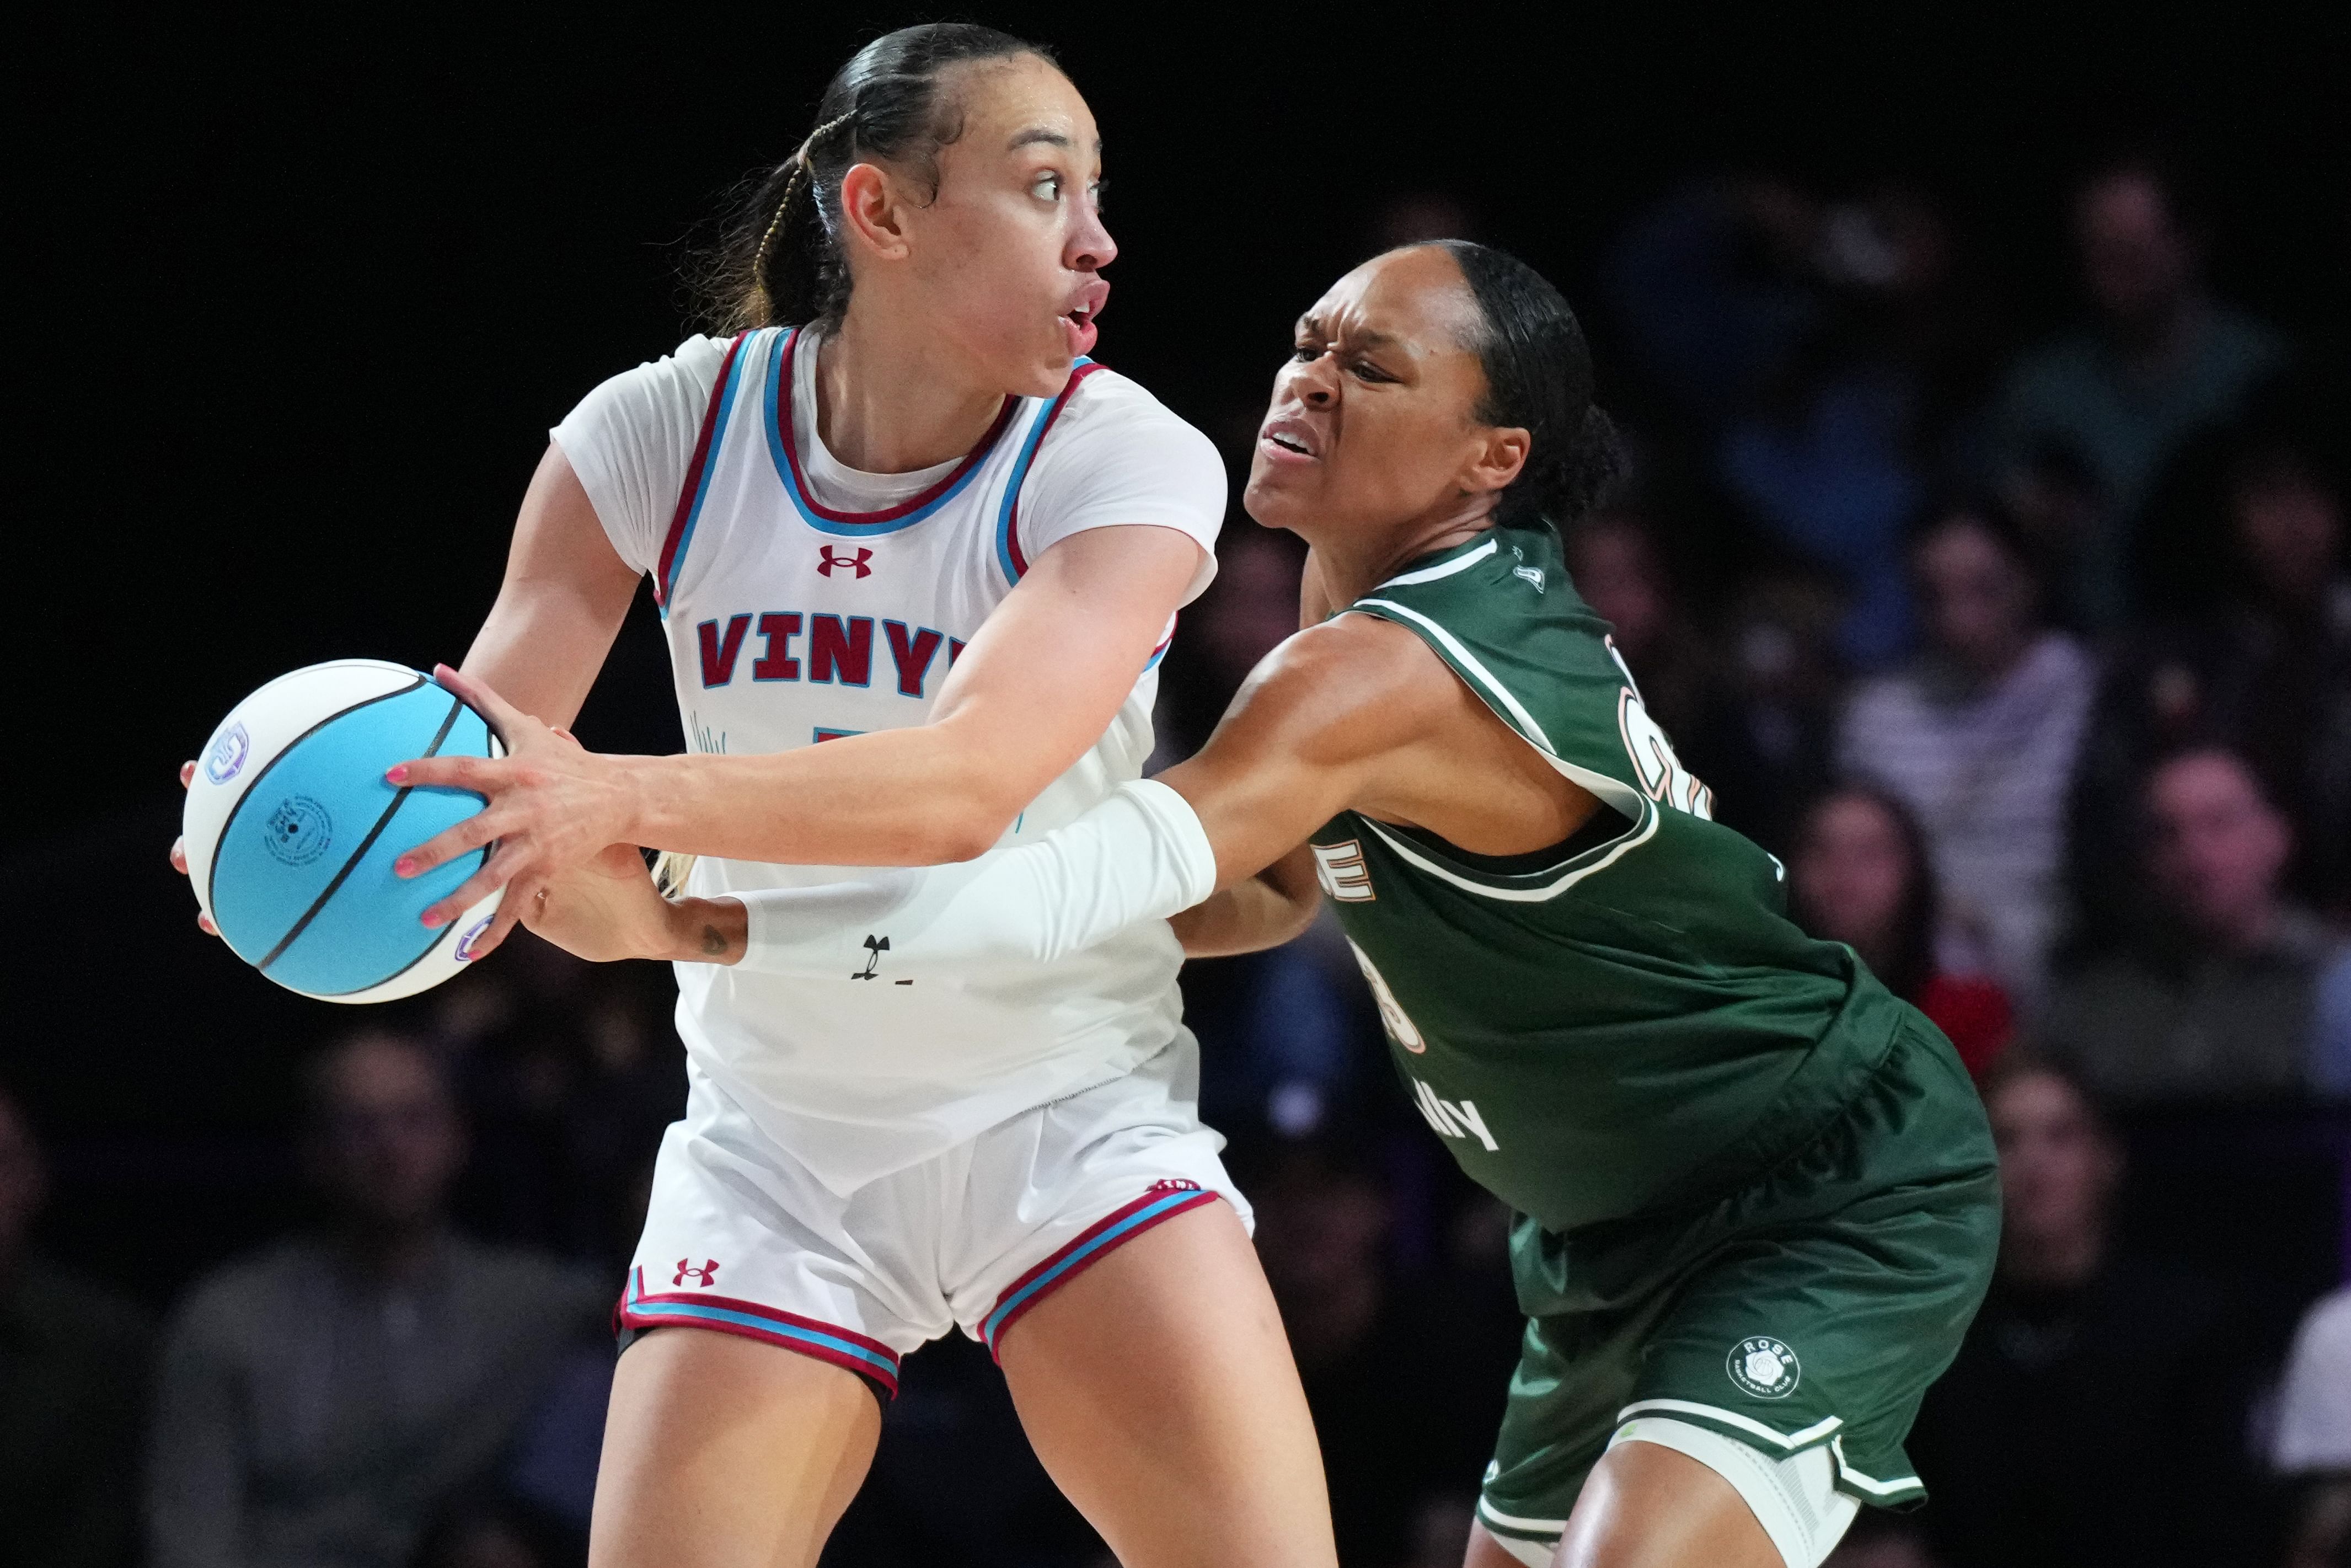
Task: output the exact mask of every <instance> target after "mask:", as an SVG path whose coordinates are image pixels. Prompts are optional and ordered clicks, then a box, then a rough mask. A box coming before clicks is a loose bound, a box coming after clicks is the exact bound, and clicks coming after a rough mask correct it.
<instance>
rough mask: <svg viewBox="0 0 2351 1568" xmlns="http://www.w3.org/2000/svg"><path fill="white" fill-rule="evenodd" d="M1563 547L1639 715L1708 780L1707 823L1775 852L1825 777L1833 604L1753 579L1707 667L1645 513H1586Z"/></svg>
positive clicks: (1797, 586) (1708, 651) (1693, 621)
mask: <svg viewBox="0 0 2351 1568" xmlns="http://www.w3.org/2000/svg"><path fill="white" fill-rule="evenodd" d="M1566 546H1567V564H1568V572H1569V576H1570V578H1571V579H1572V580H1573V583H1574V586H1575V591H1576V592H1577V593H1579V594H1580V595H1582V596H1583V600H1584V601H1585V602H1586V603H1588V604H1590V605H1591V606H1592V608H1593V611H1594V612H1597V613H1598V614H1599V615H1600V617H1601V618H1602V619H1603V620H1604V621H1606V622H1608V623H1609V626H1610V635H1611V636H1612V638H1613V639H1614V642H1615V644H1616V651H1617V652H1618V653H1621V654H1623V655H1624V657H1625V668H1627V669H1628V670H1630V671H1631V672H1632V674H1633V678H1634V680H1635V681H1636V682H1637V683H1639V685H1640V688H1641V700H1642V702H1643V704H1644V705H1645V706H1646V707H1647V708H1648V710H1649V716H1650V717H1652V718H1654V719H1656V721H1657V723H1658V724H1659V725H1660V726H1661V727H1663V728H1664V729H1665V731H1666V733H1667V736H1669V737H1672V739H1673V742H1674V747H1675V749H1676V750H1677V751H1678V752H1679V753H1680V754H1681V758H1682V761H1683V762H1684V763H1686V764H1687V766H1688V767H1689V768H1690V769H1691V771H1693V772H1694V773H1696V774H1697V775H1698V777H1699V778H1700V779H1704V780H1705V781H1706V783H1707V786H1708V788H1709V789H1712V790H1713V792H1714V805H1715V816H1716V818H1717V820H1719V821H1722V822H1724V823H1726V824H1728V825H1729V826H1730V827H1733V828H1736V829H1738V830H1739V831H1741V832H1743V833H1745V834H1747V835H1748V837H1750V838H1751V839H1753V840H1755V841H1756V842H1758V843H1760V844H1762V845H1763V846H1764V847H1765V848H1767V849H1771V850H1774V851H1775V852H1776V851H1779V850H1782V849H1784V848H1785V847H1786V846H1787V844H1788V842H1789V841H1790V839H1791V838H1792V834H1793V831H1794V828H1795V823H1796V819H1797V817H1798V815H1799V813H1800V812H1801V811H1802V808H1803V804H1804V803H1805V802H1806V801H1808V800H1810V799H1811V798H1812V796H1813V794H1814V793H1815V792H1816V791H1817V790H1818V789H1820V788H1821V787H1822V786H1823V785H1824V784H1825V783H1826V782H1827V779H1828V772H1829V765H1828V758H1829V747H1830V742H1831V737H1832V732H1833V730H1834V706H1833V705H1832V702H1831V700H1830V698H1831V695H1832V693H1833V692H1834V673H1833V670H1832V663H1833V661H1832V660H1831V658H1830V656H1829V652H1828V635H1827V629H1828V627H1829V626H1830V625H1831V624H1832V623H1833V622H1834V615H1835V612H1834V605H1833V604H1832V603H1831V602H1829V601H1826V600H1825V599H1824V597H1823V595H1822V594H1820V593H1818V592H1813V593H1807V592H1806V591H1805V585H1804V584H1803V583H1802V582H1796V581H1788V580H1775V581H1765V582H1761V583H1757V584H1755V585H1753V586H1752V587H1751V588H1750V589H1749V590H1748V591H1746V592H1745V593H1743V594H1742V595H1741V596H1740V601H1739V602H1738V603H1737V604H1736V605H1735V606H1734V608H1733V610H1732V612H1731V615H1730V631H1729V635H1728V637H1727V638H1726V639H1725V646H1724V649H1723V650H1722V652H1723V653H1726V654H1727V655H1728V657H1727V663H1726V664H1723V665H1721V666H1718V664H1717V663H1716V659H1717V652H1716V650H1714V649H1713V648H1710V647H1709V646H1708V639H1707V638H1706V637H1705V636H1703V635H1701V634H1700V632H1699V631H1698V624H1697V618H1696V617H1695V616H1694V615H1693V614H1692V613H1691V612H1690V610H1689V607H1688V605H1687V602H1686V601H1684V599H1683V597H1682V595H1681V592H1680V591H1679V589H1678V588H1677V585H1676V582H1675V580H1674V576H1673V574H1672V572H1671V571H1670V570H1668V568H1667V551H1666V549H1664V546H1663V544H1662V542H1661V540H1660V538H1659V537H1658V533H1657V530H1656V527H1655V526H1654V524H1653V523H1652V522H1651V521H1650V519H1649V518H1648V517H1646V516H1645V515H1644V514H1643V513H1642V512H1640V511H1638V510H1635V509H1634V508H1633V507H1625V506H1619V507H1611V508H1609V509H1606V510H1604V511H1599V512H1595V513H1593V514H1592V515H1591V516H1589V517H1585V518H1584V519H1583V521H1581V522H1579V523H1578V524H1576V525H1575V527H1574V528H1571V529H1570V530H1569V531H1568V533H1567V536H1566Z"/></svg>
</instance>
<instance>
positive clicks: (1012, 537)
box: [1004, 363, 1102, 577]
mask: <svg viewBox="0 0 2351 1568" xmlns="http://www.w3.org/2000/svg"><path fill="white" fill-rule="evenodd" d="M1101 369H1102V366H1100V365H1098V364H1091V363H1089V364H1083V365H1080V366H1078V367H1076V368H1075V369H1074V370H1072V371H1070V379H1069V382H1068V383H1067V384H1066V385H1064V386H1063V387H1062V388H1061V396H1059V397H1057V398H1055V399H1054V400H1053V406H1052V407H1050V408H1049V409H1047V410H1046V411H1045V419H1044V423H1041V424H1040V425H1038V427H1037V444H1036V445H1035V446H1032V447H1030V448H1029V461H1028V463H1026V464H1023V465H1021V469H1020V472H1019V473H1018V474H1015V475H1014V476H1012V486H1013V488H1012V511H1011V514H1010V517H1009V519H1008V521H1007V522H1006V523H1005V525H1004V548H1005V549H1006V550H1007V551H1008V552H1009V554H1010V555H1011V557H1012V571H1013V575H1014V576H1016V577H1025V576H1027V575H1028V573H1029V558H1028V557H1027V556H1025V555H1023V554H1021V553H1020V486H1023V485H1025V484H1027V483H1028V481H1029V468H1030V467H1032V466H1034V465H1035V464H1036V461H1037V453H1038V451H1039V450H1040V448H1042V447H1043V446H1044V444H1045V437H1046V436H1047V435H1048V434H1051V432H1052V429H1053V422H1054V421H1055V420H1057V419H1059V418H1061V411H1062V410H1063V409H1065V408H1067V407H1069V406H1070V399H1071V398H1072V397H1075V396H1076V395H1077V391H1078V383H1079V382H1081V381H1084V380H1085V379H1086V378H1087V377H1088V376H1090V375H1092V374H1093V373H1094V372H1095V371H1098V370H1101Z"/></svg>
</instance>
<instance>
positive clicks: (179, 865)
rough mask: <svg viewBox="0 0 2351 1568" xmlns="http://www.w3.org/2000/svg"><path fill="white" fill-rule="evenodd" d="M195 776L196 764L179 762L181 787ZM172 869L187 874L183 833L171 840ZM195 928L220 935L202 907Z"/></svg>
mask: <svg viewBox="0 0 2351 1568" xmlns="http://www.w3.org/2000/svg"><path fill="white" fill-rule="evenodd" d="M195 776H196V765H195V764H194V763H193V762H183V763H181V764H180V788H181V789H186V788H187V787H188V781H189V780H190V779H193V778H194V777H195ZM172 870H173V871H175V872H178V873H180V874H181V875H182V876H185V875H187V874H188V841H187V838H186V836H185V835H183V836H181V837H179V838H176V839H173V840H172ZM196 929H197V930H199V931H202V932H204V934H205V935H206V936H219V935H220V932H219V930H218V929H217V928H216V927H214V925H213V917H212V916H211V915H206V914H205V913H204V911H203V910H202V909H198V910H197V911H196Z"/></svg>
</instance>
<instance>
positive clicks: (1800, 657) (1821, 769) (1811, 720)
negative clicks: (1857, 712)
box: [1669, 577, 1841, 854]
mask: <svg viewBox="0 0 2351 1568" xmlns="http://www.w3.org/2000/svg"><path fill="white" fill-rule="evenodd" d="M1835 614H1836V612H1835V605H1834V601H1832V600H1830V599H1829V598H1828V597H1827V596H1826V595H1824V594H1823V592H1821V591H1820V590H1819V587H1818V585H1817V584H1815V583H1813V582H1812V581H1810V580H1803V579H1794V578H1785V577H1775V578H1766V579H1763V580H1759V581H1754V582H1750V583H1749V584H1748V585H1747V586H1746V587H1745V588H1744V589H1743V590H1742V591H1740V595H1739V597H1738V599H1737V600H1736V601H1735V602H1734V603H1733V604H1732V606H1731V609H1730V614H1729V630H1728V632H1726V634H1725V637H1724V653H1725V655H1726V662H1725V665H1724V668H1723V670H1722V679H1721V682H1720V684H1719V685H1718V687H1717V688H1716V689H1715V690H1714V691H1713V692H1712V693H1711V694H1710V695H1709V697H1708V703H1707V707H1706V711H1705V714H1704V716H1703V717H1702V718H1701V719H1700V720H1699V722H1698V726H1697V727H1695V728H1694V729H1692V730H1691V731H1689V732H1688V734H1687V735H1684V734H1682V733H1681V732H1678V731H1673V732H1669V733H1671V734H1672V736H1673V741H1674V746H1675V748H1676V749H1677V750H1678V751H1679V752H1680V753H1681V758H1682V761H1683V762H1684V763H1686V764H1687V765H1688V767H1689V768H1690V770H1691V771H1692V772H1694V773H1696V774H1697V775H1698V778H1700V779H1704V780H1705V781H1706V784H1707V787H1708V789H1711V790H1713V791H1714V815H1715V820H1716V821H1719V822H1722V823H1724V824H1726V825H1727V826H1729V827H1732V828H1736V829H1738V830H1739V831H1740V832H1742V833H1744V834H1746V835H1747V836H1748V837H1749V838H1750V839H1752V840H1754V841H1756V842H1757V843H1759V844H1761V845H1762V846H1763V847H1764V848H1765V849H1767V850H1770V851H1771V852H1773V853H1775V854H1784V853H1786V852H1787V851H1788V849H1789V846H1790V845H1792V843H1794V841H1795V837H1796V827H1797V823H1798V822H1799V821H1800V820H1801V819H1802V816H1803V811H1804V808H1805V806H1806V805H1808V804H1809V803H1810V802H1811V801H1812V800H1813V797H1815V796H1817V795H1818V794H1819V793H1820V792H1821V791H1822V790H1823V789H1826V788H1827V787H1828V784H1829V781H1830V779H1831V776H1832V768H1831V765H1830V758H1831V756H1832V754H1833V752H1834V747H1835V741H1836V726H1837V709H1838V701H1839V697H1840V695H1841V693H1840V690H1839V683H1838V675H1837V669H1836V663H1835V658H1834V654H1833V653H1832V652H1831V649H1830V640H1831V629H1832V627H1833V626H1834V622H1835Z"/></svg>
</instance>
